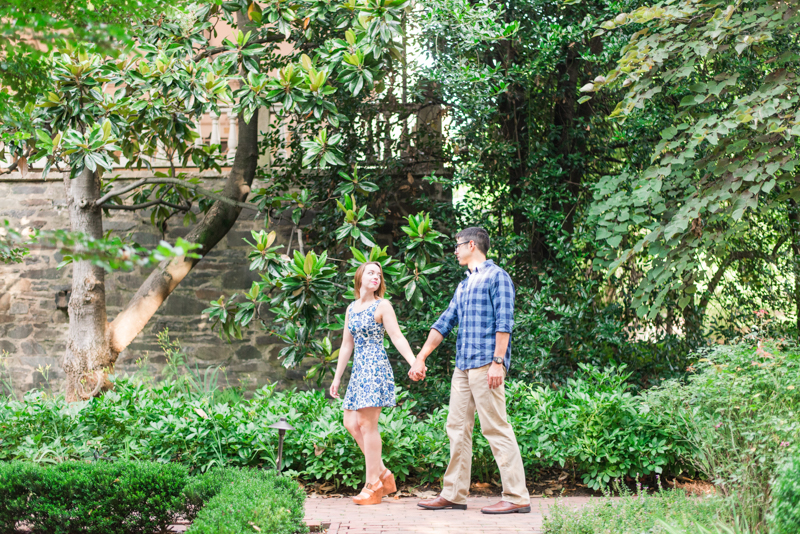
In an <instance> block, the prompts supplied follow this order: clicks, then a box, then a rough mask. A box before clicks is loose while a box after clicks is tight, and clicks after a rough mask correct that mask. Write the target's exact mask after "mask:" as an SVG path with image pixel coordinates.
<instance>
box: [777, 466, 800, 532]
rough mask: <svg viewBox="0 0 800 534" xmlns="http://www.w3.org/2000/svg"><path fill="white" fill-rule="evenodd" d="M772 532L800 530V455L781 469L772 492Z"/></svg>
mask: <svg viewBox="0 0 800 534" xmlns="http://www.w3.org/2000/svg"><path fill="white" fill-rule="evenodd" d="M772 499H773V501H772V512H771V517H770V519H771V527H772V528H771V529H770V532H771V534H797V533H798V532H800V456H795V457H794V458H793V459H792V460H791V461H790V462H789V463H788V464H787V465H786V467H785V468H784V469H783V470H782V471H781V474H780V476H779V477H778V480H777V481H776V483H775V487H774V489H773V492H772Z"/></svg>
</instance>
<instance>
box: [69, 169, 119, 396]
mask: <svg viewBox="0 0 800 534" xmlns="http://www.w3.org/2000/svg"><path fill="white" fill-rule="evenodd" d="M64 189H65V192H66V197H67V206H68V207H69V222H70V228H71V229H72V231H75V232H83V233H85V234H87V235H89V236H91V237H94V238H96V239H99V238H101V237H102V236H103V218H102V211H101V209H100V208H99V207H98V206H96V205H95V200H97V199H98V198H100V177H99V176H98V174H97V173H96V172H92V171H90V170H88V169H84V170H83V172H82V173H80V174H79V175H78V176H76V177H75V178H73V179H70V178H65V179H64ZM107 325H108V323H107V322H106V291H105V271H104V270H103V268H102V267H97V266H94V265H92V263H91V262H90V261H76V262H74V263H73V265H72V296H71V297H70V300H69V332H68V334H67V350H66V352H65V353H64V359H63V362H62V367H63V369H64V372H65V373H66V375H67V380H66V396H67V400H68V401H69V402H72V401H77V400H82V399H87V398H89V397H91V396H93V395H96V394H97V393H98V392H99V391H100V389H102V388H103V387H104V386H107V385H108V383H107V380H106V376H107V373H108V372H109V371H110V370H111V369H112V368H113V365H114V360H113V359H112V358H111V353H110V351H109V346H108V339H107V336H106V329H107Z"/></svg>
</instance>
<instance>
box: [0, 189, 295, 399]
mask: <svg viewBox="0 0 800 534" xmlns="http://www.w3.org/2000/svg"><path fill="white" fill-rule="evenodd" d="M2 178H3V180H2V181H0V221H2V220H3V219H8V220H10V221H12V223H14V224H17V223H19V222H20V221H22V220H25V223H26V224H28V225H31V226H35V227H38V228H42V229H59V228H69V215H68V211H67V208H66V205H65V201H64V183H63V177H60V176H59V175H58V174H57V173H51V175H50V176H48V177H47V179H46V180H42V179H41V177H39V176H38V175H36V174H29V175H27V176H26V177H24V178H23V177H21V176H19V175H18V174H17V175H16V177H15V176H14V175H6V176H4V177H2ZM131 178H133V177H129V179H131ZM120 180H124V178H123V179H120ZM204 180H205V187H207V188H209V189H212V190H213V189H219V188H220V187H221V179H220V178H219V177H218V176H213V175H206V176H204ZM258 186H259V185H258V184H254V187H258ZM176 219H178V220H175V221H170V225H169V227H168V232H167V234H166V235H165V236H164V238H166V239H167V240H168V241H170V242H174V240H175V238H176V237H178V236H185V235H186V234H187V233H188V232H189V230H190V228H188V227H183V226H182V225H181V222H180V218H179V217H176ZM103 226H104V230H114V231H115V232H118V233H120V234H122V235H125V234H131V236H132V239H133V240H135V241H137V242H139V243H140V244H142V245H145V246H149V245H154V244H157V243H158V242H159V240H160V239H161V238H162V235H161V234H160V232H158V231H157V230H156V229H155V228H153V227H152V226H151V225H150V222H149V212H143V213H138V212H137V213H133V212H127V211H115V212H112V215H111V216H110V217H106V218H105V219H104V223H103ZM263 228H264V219H263V217H259V218H257V219H256V218H255V212H252V211H244V212H243V213H242V214H241V216H240V217H239V221H238V222H237V223H236V225H235V226H234V228H233V229H232V230H231V231H230V232H229V233H228V235H227V236H226V237H225V238H224V239H222V241H221V242H220V243H219V244H218V245H217V246H216V247H215V248H214V249H213V250H212V251H211V252H210V253H209V254H208V255H207V256H206V257H205V258H203V259H202V260H201V261H200V262H199V263H198V265H197V266H196V267H195V268H194V270H192V272H191V273H190V274H189V275H188V276H187V278H186V279H184V280H183V282H181V284H180V285H179V286H178V287H177V289H176V290H175V292H174V293H173V294H172V295H171V296H170V297H169V298H168V299H167V301H166V302H165V303H164V304H163V305H162V306H161V308H160V309H159V310H158V312H157V313H156V315H155V316H154V317H153V318H152V319H151V320H150V322H149V323H148V325H147V326H146V328H145V330H144V331H142V332H141V333H140V334H139V336H138V337H137V338H136V339H135V340H134V342H133V343H132V344H131V345H130V346H129V347H128V349H127V350H125V351H124V352H123V353H122V354H121V355H120V358H119V360H118V362H117V367H116V370H117V373H118V374H122V373H126V372H127V373H132V372H135V371H137V370H139V369H140V367H139V366H137V363H136V362H137V361H143V360H144V359H146V361H147V365H148V367H147V369H148V371H149V372H150V373H151V374H154V375H157V374H159V373H160V372H161V370H162V369H163V367H164V363H165V359H164V356H163V354H162V351H161V349H160V348H159V346H158V344H157V338H156V336H157V334H158V333H159V332H161V331H162V330H164V329H165V328H168V329H169V333H170V337H171V338H172V339H173V340H175V339H177V340H180V342H181V344H182V346H183V348H184V351H185V353H186V355H187V357H188V359H189V363H190V365H191V366H192V367H193V368H194V366H195V364H197V366H198V367H199V368H200V369H201V370H202V369H204V368H207V367H209V366H216V365H221V366H224V367H225V370H226V374H227V378H228V380H229V382H230V384H231V385H238V384H239V383H240V381H241V383H243V384H246V386H247V387H248V389H250V390H253V389H256V388H258V387H260V386H262V385H264V384H265V383H268V382H276V381H277V382H279V387H287V386H298V387H301V388H304V387H307V384H305V383H304V382H303V380H302V377H303V376H304V374H305V370H304V369H294V370H288V369H285V368H283V367H282V365H281V362H280V361H279V360H278V358H277V356H278V352H279V351H280V348H281V345H280V339H278V338H276V337H271V336H269V335H267V334H266V333H264V332H263V331H261V330H260V329H251V330H249V331H247V332H245V335H244V339H243V340H242V341H234V342H232V343H228V342H226V341H223V340H221V339H220V338H219V336H218V335H217V334H216V333H215V332H213V331H212V330H211V325H210V323H209V322H208V321H207V320H206V319H205V318H204V317H202V316H201V312H202V310H203V309H205V308H207V307H208V303H209V301H211V300H214V299H217V298H219V296H220V295H231V294H233V293H236V292H241V291H242V290H247V289H249V288H250V285H251V283H252V282H253V281H254V280H257V279H258V275H257V274H256V273H253V272H250V270H249V269H248V265H249V262H248V261H247V252H248V246H247V244H246V243H245V242H244V241H243V239H244V238H250V230H260V229H263ZM271 229H272V230H276V231H277V232H278V244H284V245H286V244H287V242H288V240H289V235H290V233H291V230H292V227H291V223H290V222H288V223H284V224H282V225H280V224H278V225H273V226H272V228H271ZM251 240H252V239H251ZM296 242H297V240H296V239H294V243H295V245H293V247H292V248H296ZM60 261H61V257H60V254H59V253H58V251H56V250H53V249H34V250H32V251H31V253H30V254H29V255H28V256H27V257H26V258H25V261H24V262H23V263H21V264H16V265H13V264H12V265H2V264H0V354H1V353H3V352H6V353H7V354H8V358H5V364H6V365H7V366H8V370H7V371H6V375H8V374H10V376H11V379H12V380H13V384H14V389H15V390H16V391H17V392H22V391H27V390H29V389H31V388H33V387H37V386H39V387H41V386H43V385H44V377H43V374H42V373H41V372H39V371H38V370H37V369H39V368H42V369H43V370H45V369H47V366H49V371H46V373H47V374H48V378H49V381H50V384H51V386H52V387H53V388H54V389H56V390H57V389H59V388H60V387H61V383H62V381H63V372H62V371H61V366H60V358H61V356H62V355H63V353H64V348H65V343H66V332H67V325H68V321H69V318H68V316H67V311H66V310H65V309H59V308H58V307H57V303H56V295H57V293H58V292H59V291H64V290H69V289H70V284H71V270H72V269H71V267H69V266H67V267H65V268H63V269H61V270H58V269H57V268H56V266H57V265H58V263H59V262H60ZM148 274H149V270H146V269H137V270H135V271H133V272H115V273H112V274H109V275H107V277H106V300H107V304H108V317H109V320H112V319H113V318H114V317H115V316H116V314H117V313H118V312H119V311H121V310H122V309H123V307H124V306H125V305H126V303H127V302H128V301H129V299H130V298H131V297H132V296H133V294H134V293H135V292H136V290H137V289H138V287H139V286H140V285H141V283H142V282H143V281H144V280H145V278H146V277H147V275H148ZM1 372H3V370H2V368H0V373H1ZM223 382H224V379H223Z"/></svg>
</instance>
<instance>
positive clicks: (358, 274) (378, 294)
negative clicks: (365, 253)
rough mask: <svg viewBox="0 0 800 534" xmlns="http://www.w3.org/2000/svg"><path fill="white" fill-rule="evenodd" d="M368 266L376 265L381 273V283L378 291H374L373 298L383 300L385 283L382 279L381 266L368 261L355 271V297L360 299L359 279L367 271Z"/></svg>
mask: <svg viewBox="0 0 800 534" xmlns="http://www.w3.org/2000/svg"><path fill="white" fill-rule="evenodd" d="M368 265H377V266H378V270H379V271H380V273H381V283H380V285H379V286H378V289H376V290H375V296H376V297H378V298H383V294H384V293H386V281H385V280H384V279H383V265H381V264H380V263H378V262H377V261H368V262H366V263H362V264H361V265H359V267H358V270H356V277H355V280H354V282H355V288H356V292H355V296H356V299H358V298H360V297H361V277H363V276H364V271H366V270H367V266H368Z"/></svg>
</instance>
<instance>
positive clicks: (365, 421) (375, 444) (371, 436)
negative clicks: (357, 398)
mask: <svg viewBox="0 0 800 534" xmlns="http://www.w3.org/2000/svg"><path fill="white" fill-rule="evenodd" d="M357 413H358V426H359V428H360V430H361V436H362V437H363V440H364V445H363V447H362V448H361V450H363V451H364V460H365V463H366V467H367V482H369V483H371V484H374V483H375V482H377V481H378V478H379V477H380V476H381V473H382V472H383V469H384V467H383V460H382V459H381V434H380V432H379V431H378V419H379V418H380V416H381V409H380V408H362V409H360V410H358V411H357Z"/></svg>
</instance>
